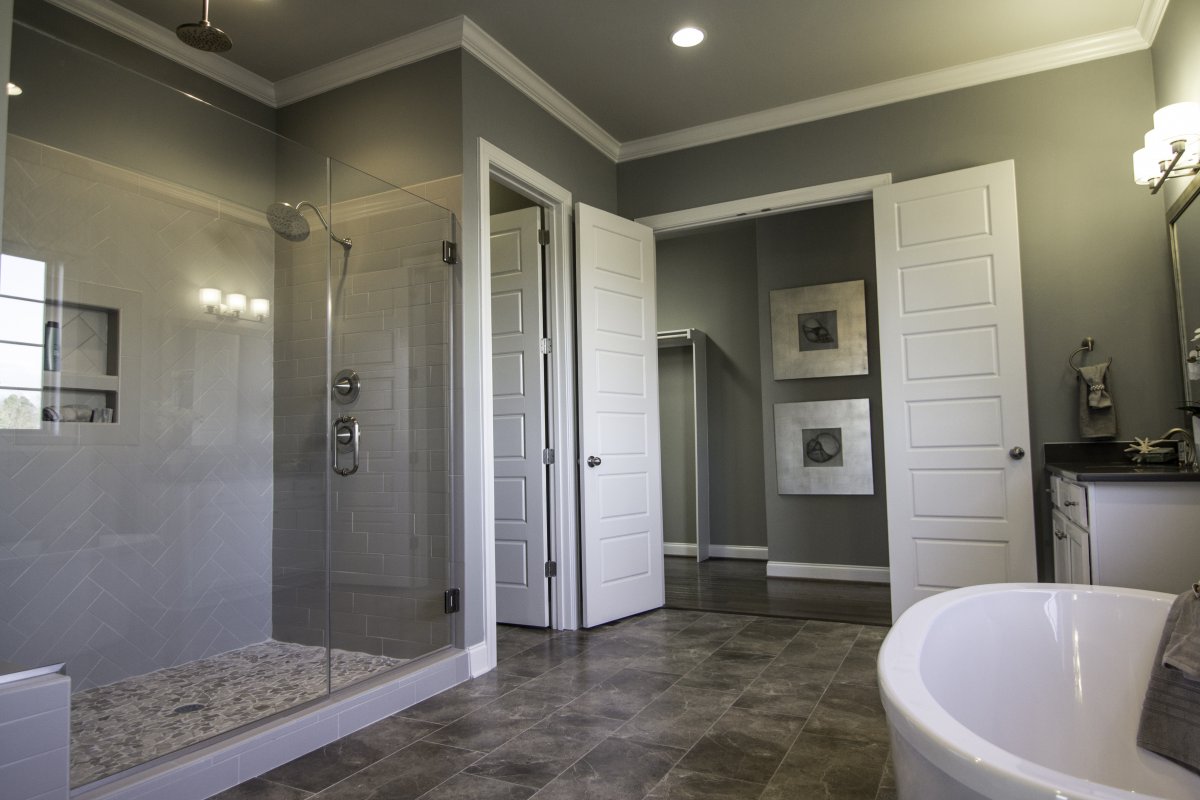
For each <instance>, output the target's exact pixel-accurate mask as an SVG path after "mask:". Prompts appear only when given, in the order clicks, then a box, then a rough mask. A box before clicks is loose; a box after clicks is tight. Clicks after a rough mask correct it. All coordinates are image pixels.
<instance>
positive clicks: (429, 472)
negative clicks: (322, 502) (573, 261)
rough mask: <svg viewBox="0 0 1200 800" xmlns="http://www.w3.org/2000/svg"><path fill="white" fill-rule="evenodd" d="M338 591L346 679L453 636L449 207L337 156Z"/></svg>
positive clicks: (333, 511)
mask: <svg viewBox="0 0 1200 800" xmlns="http://www.w3.org/2000/svg"><path fill="white" fill-rule="evenodd" d="M330 187H331V201H332V202H331V206H330V214H329V219H330V231H331V235H330V236H329V237H328V239H327V244H328V247H329V264H330V281H329V289H330V296H329V308H330V317H329V331H330V339H329V342H330V359H329V389H330V391H329V397H330V410H329V427H328V436H329V443H330V447H329V467H330V469H329V507H330V514H329V523H330V526H329V552H330V572H329V599H330V643H331V645H332V648H333V649H332V651H331V661H330V686H331V688H332V689H334V690H336V689H338V688H342V687H344V686H347V685H349V684H351V683H354V682H356V681H358V680H361V679H363V678H365V677H369V676H370V675H373V674H376V673H377V672H379V671H381V670H385V669H390V668H392V667H395V666H399V665H401V664H403V663H404V662H406V661H409V660H411V659H414V658H417V657H419V656H422V655H425V654H428V653H431V652H433V651H435V650H438V649H440V648H442V647H445V646H447V645H449V644H450V643H451V640H452V629H451V624H450V621H451V619H452V617H450V616H448V615H447V614H446V613H445V609H444V602H445V597H444V595H445V591H446V588H447V586H448V585H449V583H448V574H449V572H448V569H449V568H448V564H449V537H450V524H449V519H450V517H449V513H450V508H449V502H450V501H449V464H450V452H449V451H450V381H449V374H450V363H449V362H450V297H451V286H450V281H451V277H452V273H451V267H450V266H449V265H447V264H446V263H444V262H443V261H442V242H443V240H449V239H451V238H452V217H451V215H450V213H449V212H448V211H446V210H445V209H443V208H441V207H439V206H437V205H435V204H433V203H430V202H428V201H426V200H423V199H421V198H419V197H417V196H415V195H412V194H409V193H408V192H406V191H404V190H402V189H399V188H396V187H394V186H391V185H390V184H387V183H385V182H383V181H380V180H378V179H375V178H372V177H370V176H368V175H366V174H364V173H362V172H359V171H357V170H355V169H353V168H351V167H348V166H346V165H344V164H340V163H337V162H331V167H330Z"/></svg>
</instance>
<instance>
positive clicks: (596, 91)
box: [50, 0, 1167, 157]
mask: <svg viewBox="0 0 1200 800" xmlns="http://www.w3.org/2000/svg"><path fill="white" fill-rule="evenodd" d="M50 2H54V3H56V4H57V5H60V6H61V7H63V8H65V9H67V10H70V11H73V12H75V13H80V14H81V15H82V16H89V15H90V18H92V19H93V20H94V21H99V22H101V23H102V24H106V26H107V27H109V28H110V29H113V30H118V32H122V33H124V35H127V36H130V38H136V39H138V40H139V41H142V42H143V43H147V42H149V41H150V40H153V41H154V42H158V43H159V44H160V45H161V46H160V47H157V48H156V49H159V51H160V52H164V53H165V54H167V55H169V56H171V57H173V58H176V59H177V60H185V61H186V60H190V63H191V65H193V66H198V68H200V69H204V70H207V71H210V72H214V73H217V74H218V79H221V78H220V74H222V73H224V74H226V75H227V76H228V77H229V79H228V80H225V82H226V83H230V84H231V85H235V87H236V88H241V89H243V91H248V93H250V94H252V95H259V96H260V99H265V100H266V101H267V102H277V103H279V104H283V103H286V102H290V101H292V100H294V99H298V98H299V97H302V96H306V94H311V93H314V92H315V91H316V90H318V89H324V88H331V87H332V86H333V85H339V84H343V83H347V82H349V80H352V79H355V78H358V77H364V76H365V75H366V74H371V72H372V71H379V69H380V67H381V66H383V67H386V66H388V65H389V64H391V65H395V64H398V63H403V62H404V61H405V60H406V59H405V58H404V57H397V56H396V53H398V52H400V51H405V52H407V53H408V56H407V60H408V61H412V60H416V57H418V56H422V55H428V54H430V53H429V52H425V50H430V51H438V49H439V48H440V49H449V48H448V47H445V46H444V45H445V39H444V35H442V36H433V35H432V33H430V32H429V31H426V32H425V33H423V34H421V33H416V32H418V31H424V30H425V29H429V28H430V27H431V26H435V25H437V24H438V23H446V24H444V25H442V26H441V28H440V29H438V30H440V31H441V33H442V34H445V33H446V30H447V29H451V28H453V29H454V30H455V31H457V33H455V34H454V35H455V36H458V37H460V42H462V43H463V46H466V47H467V49H468V50H471V51H472V52H476V54H477V55H478V54H479V52H483V53H484V54H485V55H486V54H493V55H495V56H496V57H495V58H491V59H490V61H492V62H498V63H500V65H501V66H500V67H499V71H501V73H502V74H504V73H505V72H506V71H507V72H510V73H511V72H514V71H515V72H517V73H519V75H518V76H517V79H516V80H514V83H518V85H519V86H520V84H521V83H525V84H529V85H527V86H524V87H522V88H523V89H524V90H525V91H526V92H527V93H529V94H531V96H534V97H535V99H536V100H538V101H539V102H541V103H542V104H543V105H544V106H547V107H548V108H550V107H551V106H554V105H556V104H557V105H559V106H561V107H562V108H564V109H566V111H565V112H563V113H558V111H557V110H556V109H554V108H551V110H552V111H554V112H555V113H556V114H558V116H559V117H560V118H563V119H564V120H565V121H568V123H569V124H570V123H572V122H580V123H581V124H582V125H583V126H584V127H587V126H588V124H589V123H590V125H591V126H592V127H593V128H594V130H592V131H591V133H590V135H588V138H589V139H591V140H592V141H593V143H595V144H597V146H599V147H601V149H605V150H608V151H610V154H613V155H614V156H617V155H621V156H623V157H629V156H630V154H631V153H632V154H633V155H645V154H648V153H649V152H654V151H656V150H657V151H661V150H664V149H675V147H676V146H686V145H687V144H689V143H697V142H698V141H701V140H713V139H714V138H715V139H719V138H728V136H730V135H738V134H739V133H745V132H749V131H750V130H755V129H765V128H767V127H778V126H779V125H781V124H792V123H794V122H796V121H805V119H815V118H820V117H821V116H830V115H832V114H834V113H845V111H849V110H855V109H856V108H865V107H869V106H872V105H880V104H882V103H884V102H893V101H895V100H898V99H904V98H905V97H914V96H920V95H922V94H930V93H932V92H934V91H945V90H946V89H951V88H958V87H959V86H965V85H972V84H975V83H982V82H985V81H987V80H995V79H997V78H1003V77H1010V76H1012V75H1017V74H1023V73H1027V72H1033V71H1036V70H1038V69H1048V68H1052V67H1056V66H1063V65H1066V64H1069V63H1078V62H1080V61H1085V60H1089V59H1091V58H1099V57H1105V56H1108V55H1115V54H1118V53H1122V52H1130V51H1133V50H1137V49H1142V48H1145V47H1148V46H1149V44H1150V42H1151V41H1152V40H1153V36H1154V33H1155V32H1156V30H1157V27H1158V22H1159V20H1160V19H1161V16H1162V13H1163V11H1164V10H1165V7H1166V5H1167V0H402V1H401V0H211V9H210V20H211V22H212V24H213V25H215V26H217V27H219V28H221V29H223V30H224V31H225V32H226V33H228V34H229V35H230V37H231V38H232V39H233V43H234V47H233V49H232V50H231V51H229V52H228V53H226V54H224V56H215V55H212V54H207V53H199V52H197V51H189V50H188V49H187V48H183V47H182V46H179V47H175V45H176V44H177V43H176V42H174V41H173V40H174V36H173V34H172V33H171V31H173V29H174V27H175V26H176V25H178V24H179V23H182V22H195V21H197V20H198V19H199V18H200V15H201V5H202V3H201V0H50ZM131 12H132V13H131ZM460 16H465V17H467V18H468V19H469V22H463V21H461V20H460V21H459V22H458V23H457V28H455V27H454V25H455V24H456V23H447V20H453V19H455V18H457V17H460ZM114 20H115V22H114ZM471 22H473V23H475V25H477V26H478V28H475V27H474V26H472V25H471V24H470V23H471ZM685 23H689V24H695V25H698V26H700V27H702V28H704V29H705V30H706V31H707V32H708V39H707V40H706V41H705V42H704V43H703V44H701V45H700V46H699V47H696V48H693V49H690V50H682V49H680V48H676V47H674V46H673V45H671V44H670V42H669V36H670V33H671V32H672V31H673V30H674V29H675V28H676V27H678V26H680V25H682V24H685ZM122 25H124V26H125V28H126V30H124V31H121V30H119V28H120V27H121V26H122ZM464 25H465V26H466V29H467V33H466V34H464V33H463V32H462V31H463V27H464ZM478 29H482V31H478ZM472 31H475V32H476V35H475V38H474V41H476V42H479V41H481V40H482V41H483V42H484V43H485V45H484V46H479V47H472V46H468V44H469V43H470V41H471V40H472V37H471V32H472ZM484 32H486V33H484ZM414 34H416V35H414ZM406 37H407V38H406ZM394 40H399V41H398V42H397V41H394ZM431 43H432V44H431ZM402 45H403V46H402ZM422 48H425V50H422ZM164 49H165V50H169V51H172V52H165V50H164ZM364 51H367V52H366V53H364ZM369 53H374V54H375V58H374V59H373V60H372V59H368V58H367V54H369ZM385 53H390V54H391V56H390V57H391V60H390V61H388V60H387V59H386V58H384V60H383V61H380V58H383V56H382V55H381V54H385ZM355 54H358V55H355ZM497 54H498V55H497ZM339 59H340V60H341V61H340V62H339ZM484 60H485V61H489V58H487V57H485V58H484ZM331 62H338V63H336V64H331ZM372 65H374V66H372ZM492 66H494V67H495V66H496V63H492ZM526 67H527V68H528V70H531V71H532V72H533V73H535V75H534V76H533V77H532V78H530V77H529V76H528V75H527V74H526V71H524V68H526ZM506 77H509V78H510V80H512V79H514V76H513V75H512V74H508V75H506ZM538 78H540V79H541V81H544V83H545V84H548V85H541V84H540V81H539V80H538ZM239 83H240V84H242V85H238V84H239ZM256 87H259V89H261V87H266V88H265V89H261V91H260V90H259V89H256ZM539 93H540V94H541V95H544V96H543V97H538V96H537V95H538V94H539ZM564 115H565V116H564ZM731 119H732V120H733V122H729V121H730V120H731ZM614 146H615V151H614Z"/></svg>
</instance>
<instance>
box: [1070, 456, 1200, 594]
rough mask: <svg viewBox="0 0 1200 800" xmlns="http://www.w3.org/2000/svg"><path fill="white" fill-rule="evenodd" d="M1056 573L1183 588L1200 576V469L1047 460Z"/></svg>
mask: <svg viewBox="0 0 1200 800" xmlns="http://www.w3.org/2000/svg"><path fill="white" fill-rule="evenodd" d="M1049 472H1050V498H1051V506H1052V508H1051V533H1052V535H1053V537H1054V580H1055V582H1057V583H1088V584H1100V585H1106V586H1122V587H1129V588H1134V589H1150V590H1153V591H1158V592H1168V593H1170V594H1178V593H1179V592H1182V591H1183V590H1184V589H1186V588H1187V587H1189V586H1191V585H1192V584H1193V583H1194V582H1196V581H1197V580H1200V474H1197V473H1188V472H1181V471H1179V470H1178V469H1174V468H1171V469H1165V468H1164V469H1159V470H1154V469H1151V470H1146V469H1144V468H1143V469H1136V468H1135V467H1134V465H1132V464H1129V465H1128V466H1124V465H1110V466H1106V467H1103V468H1100V467H1074V468H1072V467H1058V466H1054V465H1050V466H1049Z"/></svg>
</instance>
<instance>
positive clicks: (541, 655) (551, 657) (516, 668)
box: [496, 639, 587, 678]
mask: <svg viewBox="0 0 1200 800" xmlns="http://www.w3.org/2000/svg"><path fill="white" fill-rule="evenodd" d="M586 647H587V645H585V644H583V643H581V642H577V641H571V640H568V639H547V640H546V641H544V642H541V643H539V644H535V645H534V646H533V647H530V648H528V649H525V650H522V651H521V652H520V653H517V654H516V655H514V656H511V657H509V658H506V659H504V660H502V661H499V662H498V663H497V666H496V668H497V669H499V670H501V671H502V672H507V673H509V674H512V675H524V676H525V677H527V678H536V677H537V676H538V675H541V674H542V673H543V672H546V671H547V670H550V669H552V668H554V667H556V666H558V665H559V664H561V663H562V662H564V661H566V660H567V659H569V658H574V657H575V656H577V655H579V654H580V653H581V652H583V651H584V649H586Z"/></svg>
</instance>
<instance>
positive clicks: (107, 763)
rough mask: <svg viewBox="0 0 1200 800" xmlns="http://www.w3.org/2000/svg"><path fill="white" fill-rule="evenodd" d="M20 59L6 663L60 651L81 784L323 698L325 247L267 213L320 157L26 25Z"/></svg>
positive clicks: (4, 267) (316, 178) (7, 393)
mask: <svg viewBox="0 0 1200 800" xmlns="http://www.w3.org/2000/svg"><path fill="white" fill-rule="evenodd" d="M12 74H13V80H14V81H16V82H19V83H20V84H21V85H22V86H23V87H24V89H25V93H24V94H23V95H22V96H21V97H20V98H15V99H19V100H20V101H21V102H20V103H17V102H12V103H10V105H9V130H8V143H7V159H8V161H7V164H8V166H7V181H6V195H5V204H4V215H5V216H4V220H3V223H4V227H3V247H2V248H0V249H2V251H3V253H4V255H5V258H4V260H3V262H0V296H3V299H4V300H5V305H4V306H3V308H0V317H5V318H7V319H8V320H9V323H10V326H9V327H8V328H5V330H10V328H11V325H12V324H17V325H18V327H20V328H21V329H22V331H25V332H24V333H12V332H11V331H10V333H9V334H0V339H5V338H7V337H8V336H10V335H11V337H12V338H8V341H7V342H6V343H3V344H0V386H5V387H10V388H4V389H0V470H3V474H4V476H5V478H4V479H5V481H6V486H5V491H4V492H3V493H0V519H3V520H4V524H3V525H0V660H4V661H11V662H16V663H18V664H22V665H26V666H38V665H43V664H49V663H58V662H65V663H66V669H67V672H68V674H69V675H70V676H71V679H72V691H73V693H74V694H73V698H72V708H71V726H72V747H71V761H72V763H71V783H72V785H73V786H79V785H82V784H86V783H90V782H92V781H95V780H97V779H100V778H103V777H105V776H108V775H111V774H114V773H117V772H120V771H122V770H126V769H129V768H131V767H135V766H137V765H139V764H142V763H144V762H146V761H149V760H152V759H155V758H158V757H160V756H163V755H166V754H169V753H171V752H173V751H175V750H178V749H180V748H183V747H187V746H190V745H194V744H197V743H199V742H201V741H203V740H204V739H206V738H208V737H211V736H214V735H217V734H222V733H226V732H229V731H232V730H235V729H237V728H238V727H240V726H242V725H245V724H247V723H250V722H253V721H256V720H259V719H262V718H264V717H267V716H270V715H272V714H275V713H279V712H282V711H286V710H288V709H291V708H294V707H295V706H296V705H297V704H300V703H304V702H307V701H310V700H314V699H319V698H321V697H324V696H325V695H326V694H327V692H328V649H327V644H328V636H327V633H326V631H327V620H328V603H327V593H326V589H325V582H326V572H327V570H326V561H325V558H326V557H325V548H326V545H325V535H326V534H325V531H326V504H325V482H326V480H327V460H326V458H327V451H326V442H327V439H326V433H325V431H326V403H327V400H326V396H327V395H326V390H325V380H326V378H325V375H326V373H327V371H328V363H327V359H326V348H327V345H326V341H327V339H326V330H325V328H326V322H325V310H324V309H325V302H326V300H325V298H326V296H327V292H328V287H327V274H328V254H327V251H326V249H325V248H324V246H323V244H321V240H320V239H319V237H318V238H314V240H313V244H315V251H313V252H311V253H310V252H309V251H303V248H302V247H297V248H293V245H292V243H291V242H288V241H285V240H283V239H281V238H280V237H279V236H277V235H276V233H275V232H274V231H273V230H272V228H271V227H270V225H269V224H268V218H267V215H266V211H267V209H268V207H269V206H270V204H271V203H273V202H274V201H276V200H279V199H292V201H293V202H295V201H296V200H298V199H302V198H315V199H316V200H317V201H321V200H322V199H323V198H325V197H327V195H328V188H327V175H328V166H327V161H326V159H325V158H323V157H321V156H320V155H318V154H316V153H313V152H311V151H309V150H307V149H305V148H302V147H299V146H297V145H294V144H291V143H288V142H284V141H282V140H280V139H279V138H278V137H276V136H275V135H274V134H272V133H271V132H269V131H265V130H262V129H260V128H257V127H255V126H253V125H250V124H248V123H246V122H244V121H242V120H239V119H237V118H235V117H232V116H230V115H228V114H225V113H223V112H220V111H218V110H216V109H214V108H212V107H211V106H208V105H206V104H204V103H202V102H198V101H196V100H195V99H194V98H190V97H188V96H186V95H183V94H180V93H179V92H176V91H174V90H171V89H169V88H167V87H164V86H162V85H160V84H156V83H154V82H151V81H149V80H147V79H145V78H143V77H141V76H139V75H136V74H134V73H132V72H129V71H127V70H124V69H122V68H119V67H117V66H115V65H113V64H111V63H109V62H105V61H103V60H100V59H98V58H95V57H93V56H91V55H89V54H87V53H85V52H82V51H80V50H77V49H75V48H73V47H71V46H69V45H66V44H64V43H62V42H59V41H57V40H55V39H53V38H51V37H48V36H46V35H44V34H42V33H39V32H37V31H35V30H32V29H30V28H28V27H25V26H23V25H20V24H18V25H16V26H15V29H14V32H13V48H12ZM311 250H313V249H312V248H310V251H311ZM302 251H303V252H302ZM310 255H311V256H312V257H311V258H310ZM39 265H45V266H44V272H42V271H40V270H42V269H43V268H42V267H40V266H39ZM201 290H209V291H208V292H206V293H205V294H204V295H203V296H202V294H201ZM214 294H215V296H210V295H214ZM239 296H242V297H244V298H245V310H244V311H239V310H238V308H239V306H240V305H241V302H240V301H239V299H238V297H239ZM214 300H215V302H213V301H214ZM13 303H28V304H29V305H31V306H36V307H39V308H41V309H42V311H41V312H39V313H34V312H32V311H31V312H29V313H27V314H25V316H24V317H21V314H20V313H18V312H16V311H15V310H14V309H16V306H15V305H13ZM18 318H21V319H24V321H23V322H22V321H20V319H18ZM35 320H36V330H33V328H32V326H33V325H34V321H35ZM43 320H46V321H55V322H58V323H59V336H60V342H59V348H58V354H57V359H58V362H57V364H55V365H53V366H52V368H51V369H43V367H44V366H48V364H47V362H46V361H45V358H47V357H48V355H47V351H46V350H45V348H44V347H43V344H44V341H43V336H44V335H45V329H44V323H43ZM26 329H28V330H26ZM302 387H308V388H311V389H312V396H311V397H308V396H304V395H303V393H302V391H301V388H302Z"/></svg>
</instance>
